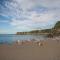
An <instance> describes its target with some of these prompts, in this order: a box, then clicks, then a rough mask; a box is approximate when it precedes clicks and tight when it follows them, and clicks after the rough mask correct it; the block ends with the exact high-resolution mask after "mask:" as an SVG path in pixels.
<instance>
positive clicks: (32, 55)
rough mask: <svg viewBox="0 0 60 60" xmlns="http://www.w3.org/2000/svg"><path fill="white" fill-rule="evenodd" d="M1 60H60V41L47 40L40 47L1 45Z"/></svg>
mask: <svg viewBox="0 0 60 60" xmlns="http://www.w3.org/2000/svg"><path fill="white" fill-rule="evenodd" d="M0 60H60V41H56V40H46V41H44V43H43V46H38V45H27V46H19V45H15V44H13V45H4V44H3V45H0Z"/></svg>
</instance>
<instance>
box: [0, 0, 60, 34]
mask: <svg viewBox="0 0 60 60" xmlns="http://www.w3.org/2000/svg"><path fill="white" fill-rule="evenodd" d="M57 21H60V0H0V34H15V33H16V32H24V31H31V30H41V29H49V28H52V27H54V25H55V23H56V22H57Z"/></svg>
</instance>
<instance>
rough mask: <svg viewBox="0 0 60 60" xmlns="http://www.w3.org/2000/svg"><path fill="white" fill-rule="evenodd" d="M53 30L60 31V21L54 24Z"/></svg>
mask: <svg viewBox="0 0 60 60" xmlns="http://www.w3.org/2000/svg"><path fill="white" fill-rule="evenodd" d="M54 29H60V21H58V22H57V23H56V24H55V26H54Z"/></svg>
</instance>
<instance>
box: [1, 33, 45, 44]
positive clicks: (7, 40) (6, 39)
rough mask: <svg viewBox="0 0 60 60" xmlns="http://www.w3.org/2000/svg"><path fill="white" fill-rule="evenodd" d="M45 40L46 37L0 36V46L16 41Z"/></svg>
mask: <svg viewBox="0 0 60 60" xmlns="http://www.w3.org/2000/svg"><path fill="white" fill-rule="evenodd" d="M32 39H35V40H46V35H16V34H0V44H4V43H6V44H12V43H13V42H16V41H17V40H20V41H22V40H23V41H24V40H32Z"/></svg>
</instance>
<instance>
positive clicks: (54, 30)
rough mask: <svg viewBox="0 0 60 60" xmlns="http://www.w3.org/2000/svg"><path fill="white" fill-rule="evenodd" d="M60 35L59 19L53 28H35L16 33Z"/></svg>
mask: <svg viewBox="0 0 60 60" xmlns="http://www.w3.org/2000/svg"><path fill="white" fill-rule="evenodd" d="M41 34H43V35H49V34H52V35H60V21H58V22H57V23H56V24H55V26H54V27H53V28H51V29H44V30H33V31H29V32H17V33H16V35H41Z"/></svg>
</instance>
